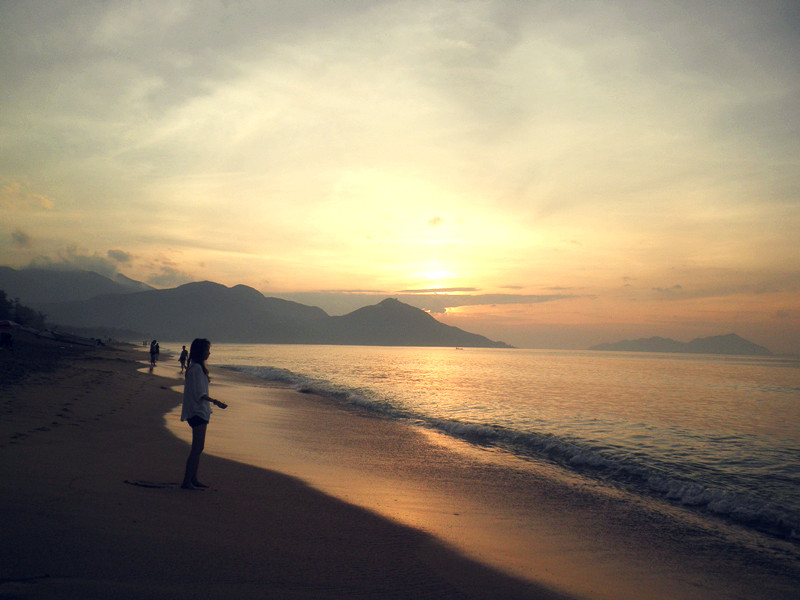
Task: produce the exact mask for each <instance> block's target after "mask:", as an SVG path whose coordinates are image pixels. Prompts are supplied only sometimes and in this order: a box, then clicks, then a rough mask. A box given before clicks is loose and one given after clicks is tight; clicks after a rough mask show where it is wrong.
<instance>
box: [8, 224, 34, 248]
mask: <svg viewBox="0 0 800 600" xmlns="http://www.w3.org/2000/svg"><path fill="white" fill-rule="evenodd" d="M11 241H13V242H14V245H15V246H18V247H20V248H30V247H31V246H33V238H31V236H30V235H28V234H27V233H25V232H24V231H22V230H21V229H15V230H14V231H12V232H11Z"/></svg>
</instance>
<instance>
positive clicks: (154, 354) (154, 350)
mask: <svg viewBox="0 0 800 600" xmlns="http://www.w3.org/2000/svg"><path fill="white" fill-rule="evenodd" d="M158 350H159V348H158V342H157V341H156V340H153V341H152V342H150V367H155V366H156V361H157V360H158Z"/></svg>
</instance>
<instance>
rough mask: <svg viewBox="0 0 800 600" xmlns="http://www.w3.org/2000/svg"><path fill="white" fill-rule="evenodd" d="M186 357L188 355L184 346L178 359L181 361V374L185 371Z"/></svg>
mask: <svg viewBox="0 0 800 600" xmlns="http://www.w3.org/2000/svg"><path fill="white" fill-rule="evenodd" d="M188 356H189V353H188V352H187V351H186V346H184V347H183V350H181V357H180V359H179V360H180V361H181V373H183V372H184V371H185V370H186V359H187V358H188Z"/></svg>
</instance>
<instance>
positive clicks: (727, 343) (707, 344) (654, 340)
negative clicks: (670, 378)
mask: <svg viewBox="0 0 800 600" xmlns="http://www.w3.org/2000/svg"><path fill="white" fill-rule="evenodd" d="M589 350H599V351H612V352H673V353H679V354H728V355H733V356H771V355H772V352H770V351H769V350H768V349H767V348H765V347H764V346H759V345H758V344H754V343H753V342H750V341H748V340H746V339H744V338H742V337H740V336H738V335H736V334H735V333H729V334H727V335H714V336H710V337H704V338H697V339H694V340H692V341H691V342H678V341H675V340H671V339H669V338H662V337H651V338H646V339H645V338H641V339H638V340H623V341H621V342H615V343H613V344H598V345H597V346H592V347H591V348H589Z"/></svg>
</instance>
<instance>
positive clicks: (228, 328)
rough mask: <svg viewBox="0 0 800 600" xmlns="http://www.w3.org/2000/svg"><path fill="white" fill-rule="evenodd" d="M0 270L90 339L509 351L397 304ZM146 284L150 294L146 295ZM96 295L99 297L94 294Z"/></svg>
mask: <svg viewBox="0 0 800 600" xmlns="http://www.w3.org/2000/svg"><path fill="white" fill-rule="evenodd" d="M0 269H2V271H0V289H3V287H2V285H3V283H4V282H11V285H9V286H8V287H9V290H8V293H9V296H14V297H20V298H21V299H24V300H26V301H28V302H29V303H30V304H31V305H32V306H35V307H36V309H37V310H41V311H43V312H44V313H45V314H46V315H47V319H48V321H49V322H51V323H56V324H58V325H59V326H60V327H62V328H68V329H70V330H73V331H78V332H80V333H81V334H82V335H88V336H99V337H105V336H107V335H112V336H115V337H121V338H123V339H130V340H135V341H139V340H143V339H153V338H155V339H161V340H175V341H177V340H191V339H193V338H195V337H207V338H209V339H211V340H213V341H216V342H238V343H272V344H348V345H378V346H463V347H484V348H509V347H510V346H508V345H507V344H505V343H503V342H495V341H492V340H490V339H488V338H485V337H483V336H481V335H477V334H473V333H469V332H466V331H464V330H462V329H459V328H457V327H451V326H449V325H445V324H443V323H440V322H439V321H437V320H436V319H434V318H433V317H432V316H430V315H429V314H428V313H426V312H424V311H422V310H420V309H418V308H414V307H412V306H409V305H407V304H404V303H402V302H399V301H398V300H384V301H383V302H381V303H379V304H377V305H375V306H367V307H364V308H361V309H359V310H356V311H354V312H352V313H350V314H347V315H344V316H340V317H331V316H329V315H328V314H327V313H326V312H325V311H323V310H322V309H321V308H318V307H314V306H307V305H304V304H300V303H297V302H291V301H289V300H282V299H279V298H270V297H265V296H264V295H263V294H261V293H260V292H258V291H257V290H255V289H253V288H251V287H248V286H244V285H237V286H234V287H226V286H224V285H221V284H219V283H214V282H210V281H203V282H196V283H189V284H186V285H182V286H179V287H176V288H172V289H165V290H157V289H153V288H149V286H145V285H144V284H140V283H139V282H135V281H133V280H127V282H125V281H122V282H120V281H112V280H110V279H108V278H105V277H103V276H102V275H98V274H97V273H89V272H88V271H47V270H44V269H25V270H22V271H15V270H14V269H10V268H8V267H2V268H0ZM48 280H50V281H48ZM20 282H24V285H23V284H21V283H20ZM142 286H144V287H145V288H149V289H145V290H144V291H142ZM96 290H101V292H100V293H99V294H94V295H92V293H93V292H94V291H96ZM108 290H111V291H110V292H109V291H108ZM31 298H32V299H31ZM56 300H58V301H56Z"/></svg>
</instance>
